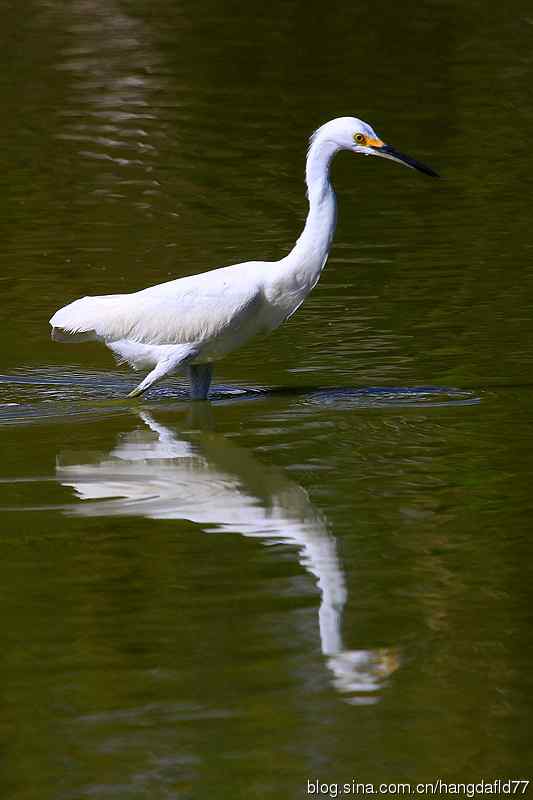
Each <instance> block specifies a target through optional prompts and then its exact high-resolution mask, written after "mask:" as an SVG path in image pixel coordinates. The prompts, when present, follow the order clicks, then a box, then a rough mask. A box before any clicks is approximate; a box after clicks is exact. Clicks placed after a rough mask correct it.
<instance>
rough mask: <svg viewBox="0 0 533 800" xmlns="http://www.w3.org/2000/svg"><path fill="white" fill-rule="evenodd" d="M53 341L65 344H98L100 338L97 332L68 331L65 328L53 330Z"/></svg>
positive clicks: (54, 328)
mask: <svg viewBox="0 0 533 800" xmlns="http://www.w3.org/2000/svg"><path fill="white" fill-rule="evenodd" d="M51 335H52V340H53V341H54V342H64V343H65V344H78V342H96V341H98V338H99V337H98V336H97V335H96V332H95V331H67V330H64V329H63V328H57V327H55V326H54V327H53V328H52V334H51Z"/></svg>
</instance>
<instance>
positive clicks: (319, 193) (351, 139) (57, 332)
mask: <svg viewBox="0 0 533 800" xmlns="http://www.w3.org/2000/svg"><path fill="white" fill-rule="evenodd" d="M339 150H350V151H351V152H354V153H361V154H362V155H366V156H381V157H382V158H388V159H391V160H392V161H398V162H400V163H402V164H406V165H407V166H408V167H412V168H413V169H417V170H419V171H420V172H424V173H425V174H426V175H433V176H437V175H436V173H435V172H434V171H433V170H432V169H431V168H430V167H427V166H425V165H424V164H421V163H420V162H418V161H415V160H414V159H412V158H410V157H409V156H406V155H404V154H403V153H400V152H398V151H397V150H395V149H394V148H392V147H390V146H389V145H386V144H384V142H382V141H381V139H380V138H379V137H378V136H377V134H376V133H375V131H374V130H373V129H372V128H371V127H370V125H368V124H367V123H366V122H363V121H362V120H360V119H356V118H355V117H340V118H338V119H333V120H331V121H330V122H327V123H326V124H325V125H322V127H321V128H318V130H317V131H315V133H314V134H313V135H312V137H311V139H310V147H309V151H308V154H307V163H306V183H307V193H308V198H309V212H308V215H307V220H306V223H305V227H304V229H303V232H302V234H301V236H300V238H299V239H298V241H297V242H296V244H295V246H294V247H293V249H292V250H291V252H290V253H289V254H288V255H287V256H285V257H284V258H282V259H281V260H280V261H247V262H245V263H242V264H234V265H232V266H229V267H221V268H219V269H215V270H212V271H210V272H204V273H202V274H200V275H191V276H189V277H186V278H178V279H177V280H173V281H168V282H166V283H161V284H159V285H157V286H151V287H149V288H148V289H143V290H141V291H138V292H132V293H130V294H113V295H103V296H100V297H82V298H80V299H79V300H75V301H74V302H73V303H70V304H69V305H67V306H65V307H64V308H61V309H60V310H59V311H57V312H56V313H55V314H54V316H53V317H52V319H51V320H50V324H51V325H52V338H53V339H55V340H56V341H60V342H83V341H99V342H103V343H104V344H105V345H106V346H107V347H108V348H109V349H110V350H112V352H113V353H114V354H115V356H116V357H117V358H118V359H119V361H123V362H127V363H128V364H130V365H131V366H132V367H133V368H134V369H137V370H139V369H146V368H151V371H150V372H149V373H148V375H147V376H146V377H145V378H144V380H143V381H141V383H140V384H139V385H138V386H137V387H136V388H135V389H134V390H133V391H132V392H131V393H130V395H129V396H130V397H135V396H137V395H140V394H142V393H143V392H145V391H146V389H148V388H149V387H150V386H152V385H153V384H154V383H155V382H156V381H158V380H160V379H161V378H163V377H164V376H165V375H169V374H170V373H172V372H175V371H177V370H182V369H187V371H188V373H189V378H190V382H191V398H192V399H195V400H205V399H206V398H207V394H208V391H209V386H210V383H211V376H212V370H213V366H212V365H213V363H214V362H215V361H218V360H219V359H221V358H223V357H224V356H225V355H227V354H228V353H230V352H231V351H232V350H235V349H236V348H237V347H240V346H241V345H243V344H244V343H245V342H247V341H248V340H249V339H251V338H252V336H255V335H256V334H259V333H270V332H271V331H273V330H274V329H275V328H277V327H278V326H279V325H281V323H282V322H285V320H287V319H288V318H289V317H291V316H292V315H293V314H294V312H295V311H296V310H297V309H298V308H299V307H300V306H301V304H302V303H303V301H304V300H305V298H306V297H307V295H308V294H309V292H310V291H311V289H312V288H313V287H314V286H315V285H316V283H317V281H318V279H319V278H320V273H321V272H322V270H323V268H324V266H325V264H326V260H327V257H328V253H329V249H330V246H331V241H332V239H333V233H334V231H335V219H336V204H335V193H334V191H333V188H332V186H331V183H330V180H329V169H330V164H331V160H332V158H333V156H334V155H335V154H336V153H337V152H338V151H339Z"/></svg>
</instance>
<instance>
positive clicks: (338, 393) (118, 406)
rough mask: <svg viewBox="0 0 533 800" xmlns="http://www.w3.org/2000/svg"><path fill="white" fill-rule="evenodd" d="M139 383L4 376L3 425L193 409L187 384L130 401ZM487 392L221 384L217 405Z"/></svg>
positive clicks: (426, 404) (466, 401)
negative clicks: (145, 409) (136, 411)
mask: <svg viewBox="0 0 533 800" xmlns="http://www.w3.org/2000/svg"><path fill="white" fill-rule="evenodd" d="M134 383H135V381H132V380H131V376H129V375H128V374H123V373H118V372H109V371H106V372H100V371H90V370H81V369H77V368H72V369H70V370H66V371H62V372H59V373H58V371H57V369H56V368H54V367H43V368H41V369H38V370H32V371H31V372H29V371H28V372H26V371H23V370H21V371H20V372H18V371H17V372H14V373H13V374H11V375H0V425H8V424H23V423H30V422H38V421H39V420H41V419H46V420H48V421H49V420H52V419H59V420H61V419H62V418H64V417H72V416H78V415H85V414H92V415H97V416H98V415H102V414H105V415H107V414H113V413H114V414H119V413H125V412H128V411H129V410H131V409H132V408H134V409H135V408H139V407H146V406H149V407H153V406H154V404H157V405H159V404H161V405H163V404H165V405H167V404H168V403H176V402H177V403H179V404H180V405H182V404H183V403H189V402H190V400H189V394H188V385H187V383H186V381H178V380H174V381H173V382H171V383H170V384H168V383H167V384H165V385H163V386H159V387H156V388H155V389H153V390H152V391H150V392H149V393H148V394H147V395H145V396H144V397H143V398H141V399H139V400H131V399H129V398H128V397H127V394H128V392H129V391H130V390H131V388H132V387H133V385H134ZM482 391H483V390H481V391H474V390H472V389H461V388H455V387H446V386H414V387H406V386H370V387H346V386H342V387H339V386H327V387H324V386H317V385H308V386H298V387H291V386H275V387H266V386H242V385H235V384H233V385H227V384H220V383H219V384H215V385H214V386H213V389H212V392H211V395H210V398H209V401H210V403H211V404H212V405H215V406H216V405H228V404H236V403H243V402H251V401H254V402H258V401H268V400H272V399H278V398H292V399H294V400H295V401H296V402H297V404H298V406H299V407H300V408H301V409H302V410H303V409H312V408H316V409H320V408H327V409H328V410H335V409H338V410H340V411H346V410H350V409H354V410H355V409H358V408H391V407H392V408H394V407H398V408H402V407H418V408H420V407H423V408H431V407H440V408H442V407H447V406H462V405H476V404H478V403H480V402H481V396H480V395H481V393H482Z"/></svg>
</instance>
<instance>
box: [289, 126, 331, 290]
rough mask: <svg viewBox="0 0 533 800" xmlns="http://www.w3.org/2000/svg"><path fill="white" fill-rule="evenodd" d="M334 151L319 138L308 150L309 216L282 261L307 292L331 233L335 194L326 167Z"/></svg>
mask: <svg viewBox="0 0 533 800" xmlns="http://www.w3.org/2000/svg"><path fill="white" fill-rule="evenodd" d="M337 150H338V147H337V146H336V145H335V144H333V142H330V141H327V140H321V139H320V138H316V139H315V140H314V141H313V142H312V144H311V147H310V148H309V153H308V155H307V164H306V170H305V177H306V183H307V194H308V197H309V213H308V215H307V220H306V223H305V227H304V229H303V232H302V235H301V236H300V238H299V239H298V241H297V242H296V244H295V246H294V248H293V249H292V251H291V252H290V253H289V255H288V256H287V257H286V259H285V261H286V264H287V267H288V268H289V269H290V270H291V271H293V272H295V274H297V275H298V277H299V278H301V279H302V280H303V281H305V283H307V284H309V289H311V288H312V287H313V286H314V285H315V283H316V282H317V280H318V278H319V277H320V273H321V271H322V269H323V267H324V265H325V263H326V260H327V257H328V253H329V248H330V246H331V240H332V239H333V234H334V232H335V222H336V203H335V192H334V191H333V187H332V186H331V183H330V180H329V167H330V164H331V160H332V158H333V156H334V155H335V153H336V152H337Z"/></svg>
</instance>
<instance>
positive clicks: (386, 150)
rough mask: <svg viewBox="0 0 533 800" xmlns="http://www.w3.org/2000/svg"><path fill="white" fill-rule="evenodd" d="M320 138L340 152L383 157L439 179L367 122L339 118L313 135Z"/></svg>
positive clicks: (434, 173) (352, 118)
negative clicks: (387, 142)
mask: <svg viewBox="0 0 533 800" xmlns="http://www.w3.org/2000/svg"><path fill="white" fill-rule="evenodd" d="M318 138H320V139H321V140H325V141H330V142H332V143H333V144H334V145H336V147H337V148H338V149H339V150H351V151H352V152H353V153H361V155H363V156H381V158H388V159H390V160H391V161H398V163H400V164H405V165H406V166H407V167H411V169H417V170H418V171H419V172H424V173H425V174H426V175H432V176H433V177H435V178H438V177H439V176H438V174H437V173H436V172H435V171H434V170H432V169H431V167H428V166H426V164H422V163H421V162H420V161H415V159H414V158H411V157H410V156H406V155H405V154H404V153H400V151H399V150H396V149H395V148H394V147H391V145H389V144H385V142H383V141H382V140H381V139H380V138H379V136H378V135H377V133H376V132H375V130H374V129H373V128H371V127H370V125H368V124H367V123H366V122H363V120H361V119H357V117H339V118H338V119H332V120H331V121H330V122H326V124H325V125H322V127H321V128H319V129H318V130H317V131H315V133H314V134H313V137H312V140H315V139H318Z"/></svg>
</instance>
